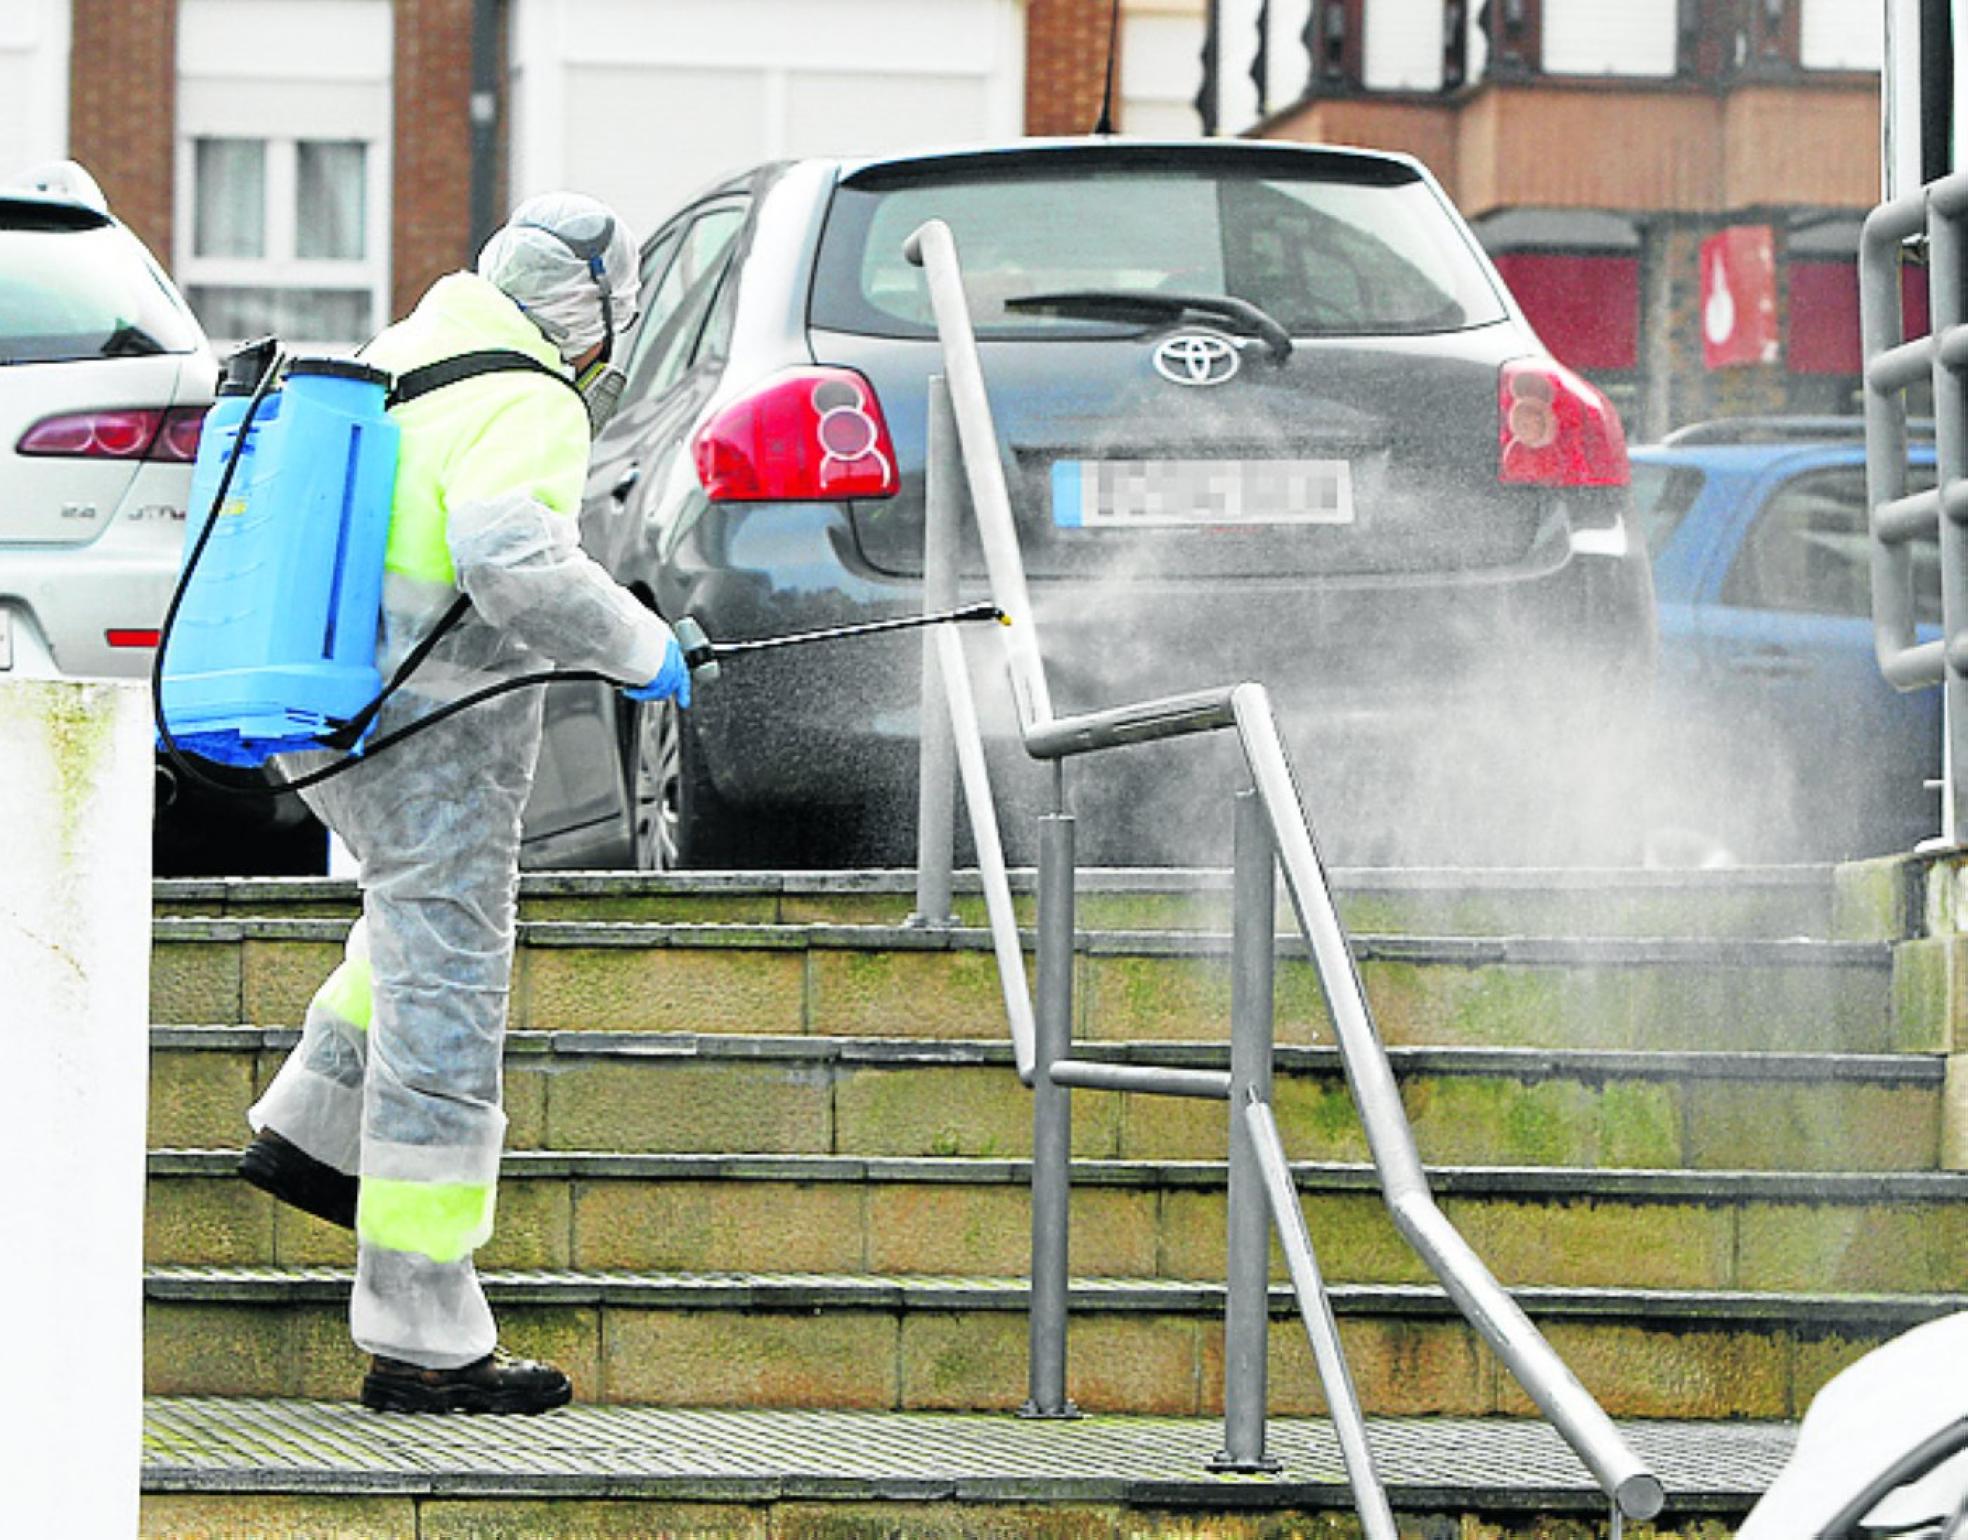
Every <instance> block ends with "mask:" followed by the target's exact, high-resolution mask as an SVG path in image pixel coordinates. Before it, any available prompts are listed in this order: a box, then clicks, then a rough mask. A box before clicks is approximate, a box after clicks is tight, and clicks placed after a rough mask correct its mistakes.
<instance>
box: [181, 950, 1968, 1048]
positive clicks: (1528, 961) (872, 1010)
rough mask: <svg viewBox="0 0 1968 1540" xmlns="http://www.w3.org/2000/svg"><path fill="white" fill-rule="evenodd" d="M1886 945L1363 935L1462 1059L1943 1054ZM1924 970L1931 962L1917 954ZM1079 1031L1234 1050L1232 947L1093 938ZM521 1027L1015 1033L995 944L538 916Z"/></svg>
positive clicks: (278, 999)
mask: <svg viewBox="0 0 1968 1540" xmlns="http://www.w3.org/2000/svg"><path fill="white" fill-rule="evenodd" d="M346 931H347V924H346V922H344V921H341V920H334V919H253V918H246V919H230V918H175V919H174V918H166V919H161V920H158V921H157V922H156V924H155V943H156V944H155V948H154V951H153V957H152V981H151V1011H152V1017H153V1019H154V1020H155V1021H158V1022H160V1023H165V1024H173V1025H175V1024H186V1025H211V1024H259V1025H268V1024H276V1023H281V1022H294V1021H298V1020H300V1019H301V1016H302V1014H303V1012H304V1011H305V1008H306V1004H307V1000H308V998H309V996H310V995H311V994H312V993H313V991H314V990H315V988H316V987H317V986H318V985H319V983H320V981H321V980H322V979H323V978H324V977H325V976H326V975H327V973H328V972H329V970H330V969H331V968H332V967H333V966H334V964H335V962H336V961H337V960H338V958H339V955H340V951H339V949H340V945H341V941H342V938H343V936H344V935H345V934H346ZM1913 951H1914V949H1913V948H1910V947H1902V948H1899V949H1897V951H1896V949H1895V948H1893V947H1892V946H1890V945H1889V944H1888V943H1885V942H1877V941H1815V940H1801V939H1799V940H1741V941H1703V940H1687V939H1672V938H1668V939H1658V938H1600V939H1583V940H1580V939H1548V938H1516V937H1472V936H1380V935H1362V936H1356V937H1355V938H1354V953H1355V956H1356V958H1357V959H1358V962H1359V965H1360V970H1361V974H1362V977H1363V978H1364V981H1365V984H1366V989H1367V993H1368V996H1369V998H1370V1000H1371V1002H1372V1004H1373V1007H1374V1011H1375V1015H1376V1017H1377V1020H1378V1023H1379V1026H1380V1030H1381V1033H1382V1036H1383V1038H1384V1039H1385V1040H1386V1041H1387V1042H1389V1043H1393V1044H1414V1045H1430V1046H1459V1047H1495V1046H1517V1047H1542V1048H1598V1049H1649V1050H1651V1049H1668V1050H1684V1049H1687V1050H1699V1049H1712V1050H1723V1051H1733V1052H1754V1051H1776V1052H1796V1051H1806V1050H1809V1051H1836V1052H1846V1053H1877V1052H1907V1051H1911V1052H1935V1051H1939V1050H1941V1049H1942V1048H1943V1047H1944V1046H1945V1045H1944V1041H1943V1039H1944V1037H1945V1022H1946V1000H1947V978H1948V974H1947V972H1946V969H1945V966H1944V959H1942V958H1939V957H1938V956H1937V957H1935V958H1933V959H1929V960H1928V961H1927V962H1925V963H1922V964H1920V965H1918V966H1915V965H1913V964H1909V970H1910V971H1909V970H1897V972H1896V966H1895V963H1896V958H1897V957H1898V956H1899V954H1900V953H1911V952H1913ZM1279 955H1280V959H1281V961H1280V966H1279V970H1278V1012H1277V1019H1278V1037H1279V1041H1281V1042H1288V1043H1312V1042H1318V1041H1322V1040H1326V1041H1329V1040H1330V1032H1329V1031H1328V1029H1327V1026H1326V1014H1325V1007H1324V1002H1323V998H1322V996H1321V992H1320V990H1319V986H1318V981H1317V978H1316V976H1315V974H1314V972H1313V970H1312V967H1311V965H1310V963H1309V962H1306V961H1304V960H1302V951H1301V947H1300V944H1299V942H1298V941H1297V939H1296V938H1280V942H1279ZM1920 955H1921V956H1922V957H1925V954H1924V953H1923V954H1920ZM1077 972H1078V980H1077V996H1076V1001H1075V1012H1076V1026H1075V1035H1076V1036H1077V1037H1078V1038H1080V1039H1082V1040H1085V1041H1091V1042H1126V1041H1134V1040H1140V1039H1171V1040H1185V1039H1186V1040H1202V1041H1223V1040H1224V1039H1225V1038H1226V1036H1227V1032H1228V1021H1229V965H1228V941H1227V938H1226V937H1224V936H1222V935H1220V934H1183V933H1170V932H1153V931H1087V932H1083V933H1082V935H1081V938H1080V943H1079V955H1078V970H1077ZM511 1025H512V1026H513V1027H515V1028H518V1029H522V1030H535V1031H632V1032H638V1031H639V1032H723V1033H740V1034H747V1035H775V1036H776V1035H820V1036H842V1037H929V1038H944V1037H958V1038H989V1037H995V1036H997V1035H998V1034H999V1033H1000V1032H1001V1031H1003V1030H1004V1007H1003V1003H1002V1000H1001V998H1000V995H999V993H998V981H997V972H996V964H995V960H994V957H993V955H992V952H991V950H990V938H989V936H988V934H987V933H986V932H984V931H981V930H957V931H924V930H919V929H910V928H907V927H883V926H843V925H671V924H653V923H642V922H616V923H605V924H604V923H585V922H569V921H555V920H541V921H528V922H525V923H523V924H522V926H521V928H520V950H519V955H518V957H517V959H516V963H515V969H514V980H513V1009H512V1021H511Z"/></svg>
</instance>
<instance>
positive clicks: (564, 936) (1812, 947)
mask: <svg viewBox="0 0 1968 1540" xmlns="http://www.w3.org/2000/svg"><path fill="white" fill-rule="evenodd" d="M351 922H352V917H351V918H349V919H343V918H324V917H319V916H308V917H282V916H266V915H243V916H242V915H228V916H208V915H164V916H160V917H158V918H156V919H154V920H153V921H152V922H151V923H152V934H153V936H154V937H155V939H156V940H158V941H160V942H207V943H211V942H218V943H225V942H239V941H249V940H252V941H305V942H339V941H340V940H341V939H342V938H343V937H344V936H345V935H346V934H347V933H348V928H349V925H350V923H351ZM1021 934H1022V935H1023V937H1024V939H1025V942H1026V944H1027V946H1028V947H1029V946H1030V945H1031V944H1032V941H1033V937H1032V933H1031V932H1030V931H1029V930H1026V931H1023V932H1022V933H1021ZM518 938H519V944H520V946H521V947H539V948H565V947H586V948H597V949H599V948H618V949H634V950H639V951H652V950H664V949H670V948H716V949H720V950H730V949H763V950H779V951H802V950H881V951H900V952H944V951H972V952H979V951H990V950H991V949H992V945H993V943H992V939H991V933H990V931H989V930H988V929H985V928H983V927H981V926H958V927H953V928H949V929H927V928H923V927H917V926H910V925H903V924H895V925H868V924H862V925H855V924H843V923H839V922H833V921H828V922H795V923H769V924H768V923H756V922H744V921H740V922H718V921H708V920H705V921H699V920H690V921H674V920H527V919H523V920H521V921H520V922H519V924H518ZM1348 939H1349V941H1350V942H1351V945H1352V948H1353V953H1354V955H1355V956H1356V957H1357V958H1359V959H1360V960H1362V961H1388V962H1441V963H1454V964H1458V965H1461V966H1466V967H1481V966H1484V965H1486V964H1488V965H1495V964H1504V963H1512V964H1519V965H1524V966H1535V965H1539V964H1545V965H1553V966H1558V965H1566V964H1571V965H1583V964H1599V965H1604V966H1623V967H1637V966H1646V965H1655V966H1660V965H1668V964H1678V965H1682V966H1698V965H1703V964H1707V965H1714V966H1751V965H1753V966H1757V967H1782V966H1786V965H1789V966H1808V967H1826V966H1832V967H1841V968H1843V967H1852V968H1886V967H1888V966H1890V964H1891V962H1892V945H1891V943H1889V942H1886V941H1849V940H1829V939H1825V938H1823V937H1815V936H1776V937H1767V936H1764V937H1729V938H1719V939H1718V938H1708V937H1698V936H1547V935H1503V936H1490V935H1456V934H1441V935H1426V934H1402V933H1394V932H1372V931H1360V932H1355V933H1353V934H1352V935H1350V936H1349V938H1348ZM1276 940H1277V947H1278V951H1279V954H1280V955H1281V956H1285V957H1290V958H1297V957H1299V956H1300V955H1301V953H1302V951H1303V948H1304V942H1303V940H1302V938H1301V937H1299V936H1298V935H1297V934H1296V933H1293V932H1283V931H1281V932H1280V933H1279V934H1278V936H1277V938H1276ZM1078 949H1079V951H1080V952H1081V953H1082V954H1084V955H1088V956H1168V957H1209V956H1218V955H1221V956H1225V957H1227V956H1228V954H1229V950H1230V935H1229V932H1227V931H1223V930H1198V931H1164V930H1121V929H1111V930H1109V929H1088V928H1085V927H1082V928H1081V929H1080V930H1079V932H1078Z"/></svg>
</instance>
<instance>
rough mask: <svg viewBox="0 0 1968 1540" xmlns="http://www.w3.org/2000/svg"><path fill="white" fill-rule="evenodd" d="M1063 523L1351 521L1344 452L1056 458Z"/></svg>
mask: <svg viewBox="0 0 1968 1540" xmlns="http://www.w3.org/2000/svg"><path fill="white" fill-rule="evenodd" d="M1052 521H1053V523H1054V524H1057V525H1058V526H1060V527H1061V528H1062V529H1098V528H1128V529H1170V528H1188V527H1191V526H1194V525H1199V524H1201V525H1210V524H1214V525H1219V526H1222V525H1238V524H1351V523H1352V522H1353V476H1352V467H1351V466H1350V465H1349V464H1348V463H1347V462H1346V461H1344V460H1055V461H1053V462H1052Z"/></svg>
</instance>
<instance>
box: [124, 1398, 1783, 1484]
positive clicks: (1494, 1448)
mask: <svg viewBox="0 0 1968 1540" xmlns="http://www.w3.org/2000/svg"><path fill="white" fill-rule="evenodd" d="M1620 1426H1621V1431H1622V1432H1623V1433H1624V1434H1625V1435H1626V1437H1627V1438H1629V1439H1630V1440H1631V1442H1632V1445H1633V1448H1634V1449H1635V1451H1636V1452H1637V1453H1639V1454H1640V1455H1641V1457H1642V1458H1643V1459H1645V1460H1646V1461H1647V1462H1648V1463H1649V1464H1650V1465H1651V1466H1652V1468H1653V1469H1654V1470H1655V1472H1656V1473H1657V1474H1658V1475H1659V1476H1660V1478H1661V1480H1662V1482H1663V1483H1664V1484H1665V1486H1666V1488H1667V1492H1668V1504H1669V1507H1670V1508H1671V1509H1672V1508H1678V1509H1690V1508H1692V1509H1696V1510H1701V1511H1716V1512H1742V1511H1744V1510H1746V1509H1747V1508H1748V1507H1749V1505H1750V1503H1751V1502H1753V1501H1754V1499H1755V1497H1756V1496H1757V1495H1758V1494H1760V1493H1761V1492H1762V1491H1763V1489H1764V1488H1765V1487H1766V1486H1767V1485H1768V1484H1769V1482H1770V1481H1771V1479H1772V1478H1773V1477H1774V1476H1775V1475H1776V1473H1777V1470H1778V1469H1779V1467H1780V1466H1781V1464H1782V1462H1783V1460H1784V1459H1785V1457H1786V1456H1787V1455H1788V1454H1789V1451H1790V1447H1791V1444H1792V1442H1793V1439H1794V1437H1795V1431H1794V1429H1793V1428H1792V1427H1791V1426H1789V1425H1786V1424H1772V1423H1744V1422H1722V1423H1718V1422H1676V1423H1667V1422H1655V1423H1647V1422H1626V1423H1622V1424H1621V1425H1620ZM1369 1436H1370V1439H1371V1442H1372V1445H1373V1451H1374V1460H1375V1464H1376V1466H1377V1467H1378V1469H1379V1470H1380V1472H1381V1475H1382V1478H1383V1480H1384V1481H1385V1483H1386V1485H1387V1489H1388V1495H1389V1497H1390V1499H1391V1500H1392V1501H1393V1503H1394V1504H1395V1506H1396V1507H1407V1508H1415V1507H1422V1506H1426V1507H1454V1508H1464V1509H1480V1510H1484V1511H1510V1512H1522V1511H1527V1510H1533V1509H1535V1510H1575V1511H1589V1512H1597V1511H1600V1510H1601V1509H1602V1508H1603V1506H1604V1499H1603V1498H1602V1497H1601V1496H1600V1494H1599V1492H1598V1490H1597V1488H1596V1487H1595V1486H1594V1485H1593V1483H1592V1481H1591V1479H1590V1477H1589V1476H1588V1475H1587V1474H1586V1472H1585V1469H1584V1467H1583V1466H1581V1465H1580V1463H1579V1462H1578V1459H1577V1458H1576V1457H1575V1456H1574V1455H1573V1454H1572V1453H1571V1451H1570V1450H1569V1449H1567V1448H1566V1447H1565V1445H1564V1443H1563V1441H1562V1440H1561V1439H1560V1438H1559V1437H1558V1435H1557V1434H1556V1433H1555V1432H1554V1431H1553V1430H1552V1429H1551V1428H1549V1427H1547V1426H1545V1425H1544V1424H1542V1423H1537V1422H1531V1421H1525V1420H1517V1419H1506V1418H1488V1419H1463V1418H1423V1419H1411V1420H1400V1419H1377V1420H1374V1421H1371V1422H1370V1423H1369ZM1221 1442H1222V1426H1221V1424H1220V1423H1218V1422H1216V1421H1214V1420H1211V1419H1200V1418H1198V1419H1184V1418H1159V1417H1086V1418H1082V1419H1079V1420H1077V1421H1063V1422H1046V1421H1040V1422H1028V1421H1023V1420H1021V1419H1019V1418H1016V1417H1010V1416H990V1415H980V1414H957V1413H950V1414H939V1413H879V1412H833V1411H753V1410H744V1411H708V1410H679V1409H671V1408H657V1407H625V1406H580V1407H569V1408H567V1409H565V1410H563V1411H558V1412H552V1413H549V1414H547V1415H546V1416H543V1417H528V1418H499V1417H404V1416H379V1415H376V1414H374V1413H371V1412H366V1411H364V1410H363V1409H362V1408H361V1407H359V1406H356V1405H354V1404H353V1403H349V1402H341V1401H274V1400H231V1399H219V1398H183V1399H167V1398H156V1399H152V1400H150V1401H149V1402H147V1403H146V1406H145V1416H144V1477H143V1484H144V1490H145V1491H147V1492H187V1491H194V1492H295V1493H313V1494H325V1493H335V1494H342V1495H375V1494H409V1495H432V1494H439V1493H441V1494H444V1495H447V1496H469V1495H496V1496H501V1497H511V1498H525V1497H600V1496H609V1497H642V1498H660V1499H667V1500H670V1501H733V1500H742V1501H754V1502H756V1501H771V1500H775V1499H778V1498H789V1497H805V1498H826V1499H833V1500H839V1501H872V1500H878V1499H891V1500H893V1499H909V1500H921V1501H929V1500H943V1501H950V1500H954V1501H965V1500H968V1501H977V1502H994V1501H1018V1502H1034V1501H1080V1502H1086V1501H1099V1502H1120V1503H1128V1502H1139V1503H1154V1504H1157V1505H1175V1506H1185V1507H1189V1506H1208V1507H1237V1508H1246V1507H1312V1508H1346V1507H1350V1498H1349V1497H1348V1496H1347V1490H1346V1485H1345V1472H1344V1467H1343V1465H1342V1463H1341V1460H1340V1455H1339V1447H1338V1443H1337V1441H1336V1440H1335V1438H1334V1436H1333V1433H1332V1429H1331V1425H1330V1424H1329V1423H1327V1422H1325V1421H1324V1420H1322V1419H1309V1418H1279V1419H1275V1420H1274V1421H1273V1422H1272V1423H1271V1439H1270V1452H1271V1453H1272V1454H1273V1455H1274V1456H1275V1457H1277V1458H1278V1459H1279V1460H1281V1461H1282V1462H1283V1465H1284V1469H1283V1471H1282V1472H1281V1473H1280V1474H1279V1475H1278V1476H1275V1477H1270V1476H1249V1475H1218V1474H1213V1473H1211V1472H1210V1471H1209V1470H1208V1468H1207V1465H1208V1461H1209V1460H1210V1458H1211V1457H1212V1456H1213V1455H1215V1454H1216V1453H1217V1450H1218V1448H1219V1446H1220V1444H1221Z"/></svg>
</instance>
